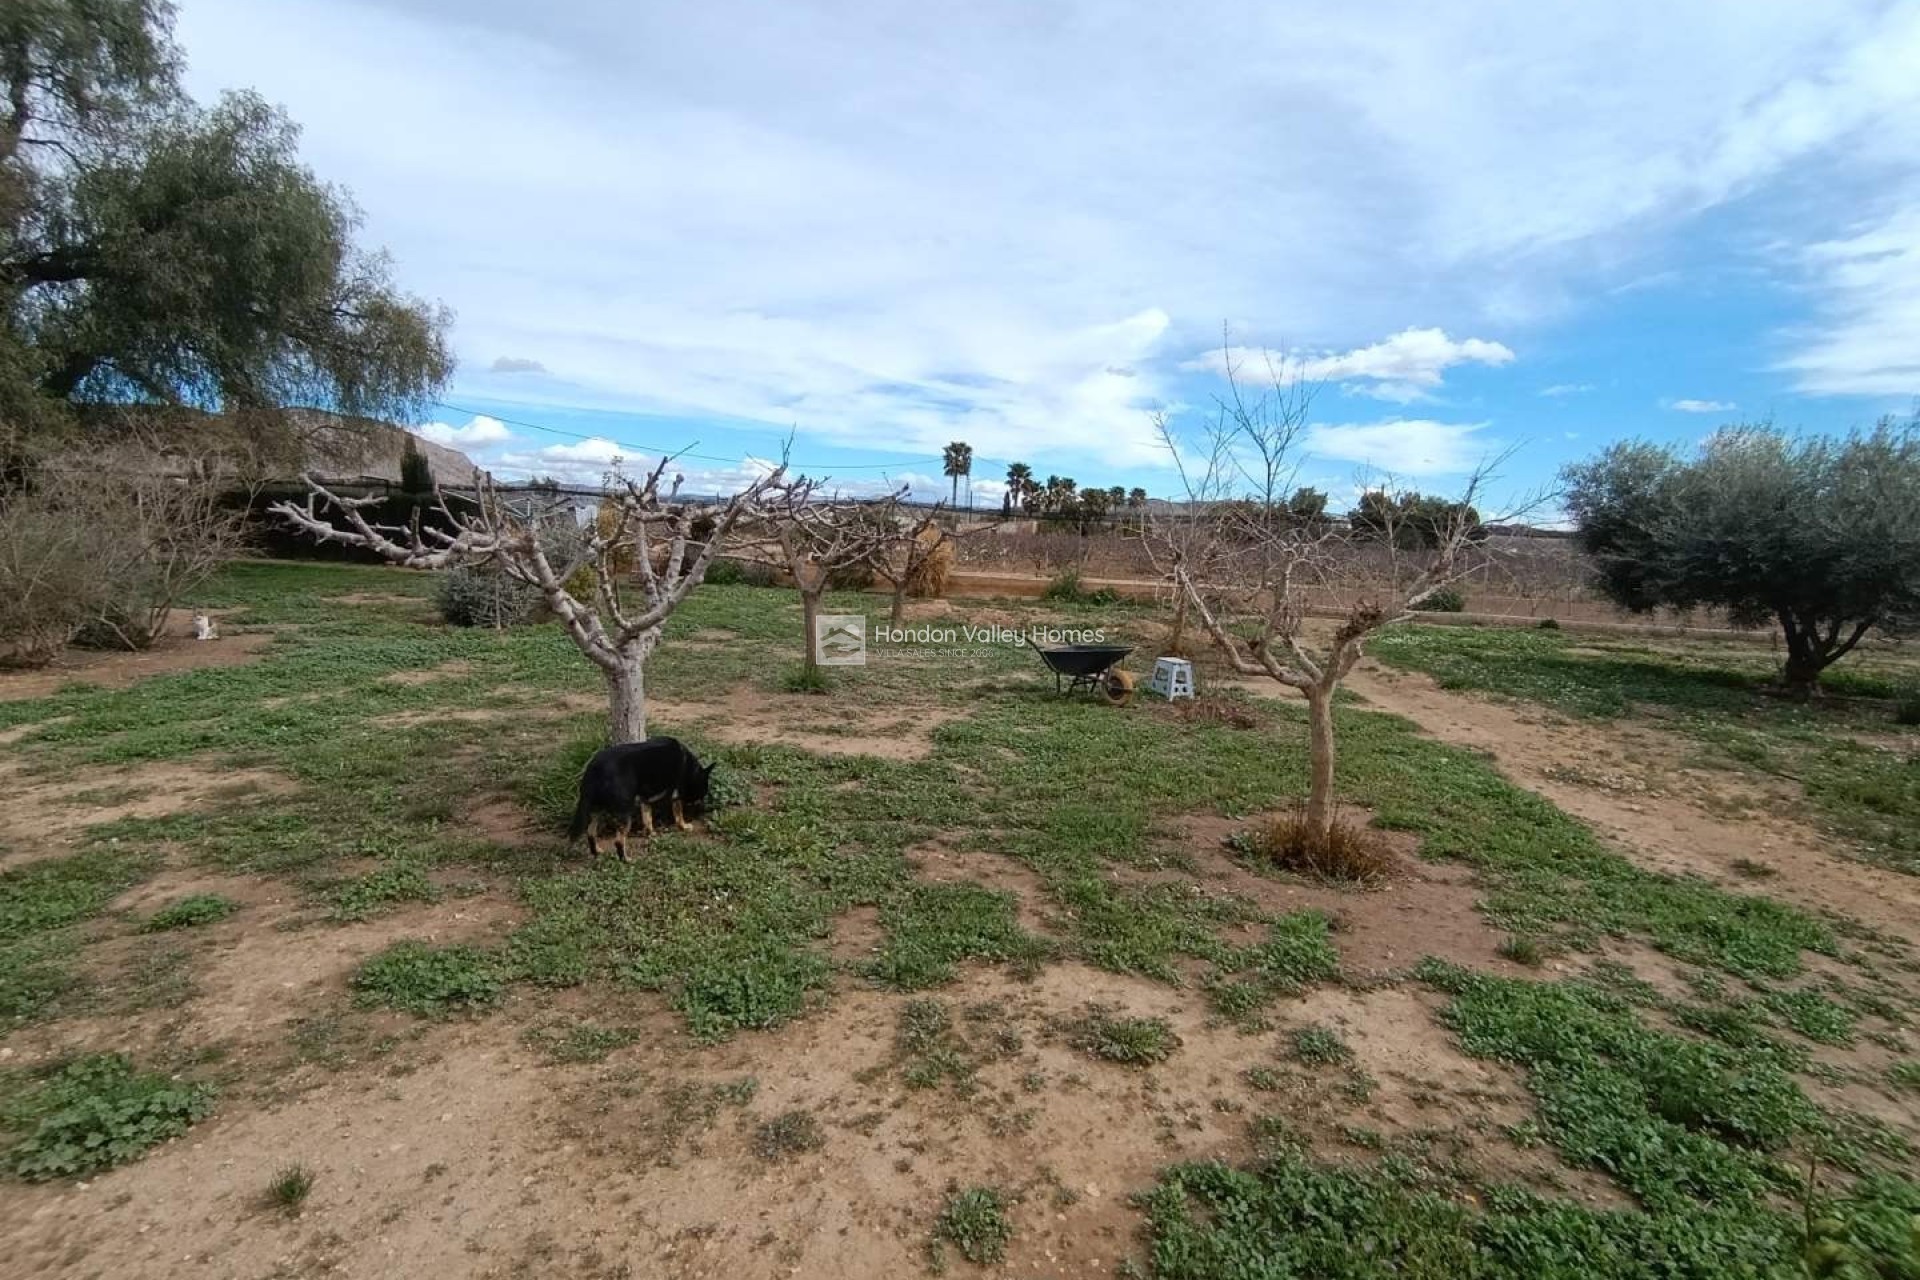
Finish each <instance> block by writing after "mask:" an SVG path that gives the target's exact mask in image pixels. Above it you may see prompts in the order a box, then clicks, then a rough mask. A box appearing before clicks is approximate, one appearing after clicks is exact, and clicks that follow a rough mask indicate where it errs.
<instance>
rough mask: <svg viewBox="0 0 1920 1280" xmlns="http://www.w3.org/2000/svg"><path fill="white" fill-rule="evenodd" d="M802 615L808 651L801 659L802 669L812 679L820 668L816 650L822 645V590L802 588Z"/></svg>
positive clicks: (803, 632) (803, 631)
mask: <svg viewBox="0 0 1920 1280" xmlns="http://www.w3.org/2000/svg"><path fill="white" fill-rule="evenodd" d="M800 617H801V619H802V621H801V626H802V628H803V630H802V632H801V634H802V635H803V636H805V638H806V653H805V654H804V655H803V657H802V659H801V663H800V669H801V671H802V672H803V673H804V674H805V676H806V678H807V679H809V680H811V679H812V678H813V675H814V673H815V672H816V671H818V670H819V669H820V662H819V659H818V657H817V656H816V651H817V650H818V648H819V645H820V637H819V634H818V628H819V625H820V592H818V591H808V590H807V589H806V588H805V587H802V588H801V589H800Z"/></svg>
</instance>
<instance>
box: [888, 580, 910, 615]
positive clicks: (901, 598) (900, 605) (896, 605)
mask: <svg viewBox="0 0 1920 1280" xmlns="http://www.w3.org/2000/svg"><path fill="white" fill-rule="evenodd" d="M906 620H907V578H906V575H905V574H902V575H901V576H900V579H899V580H898V581H897V582H895V583H894V584H893V607H892V608H890V609H888V610H887V621H888V623H890V624H891V625H893V626H896V627H897V626H899V625H900V624H901V623H903V622H905V621H906Z"/></svg>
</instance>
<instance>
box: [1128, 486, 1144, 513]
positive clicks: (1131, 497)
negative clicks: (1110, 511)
mask: <svg viewBox="0 0 1920 1280" xmlns="http://www.w3.org/2000/svg"><path fill="white" fill-rule="evenodd" d="M1127 505H1128V506H1130V507H1132V508H1133V509H1134V510H1135V511H1138V510H1139V509H1140V508H1141V507H1144V506H1146V505H1147V491H1146V490H1145V489H1142V488H1140V487H1139V486H1137V485H1136V486H1135V487H1133V488H1132V489H1129V490H1127Z"/></svg>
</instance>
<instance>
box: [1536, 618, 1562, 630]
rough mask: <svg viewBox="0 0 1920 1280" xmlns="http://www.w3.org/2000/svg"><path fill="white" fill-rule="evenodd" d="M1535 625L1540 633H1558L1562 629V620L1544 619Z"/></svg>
mask: <svg viewBox="0 0 1920 1280" xmlns="http://www.w3.org/2000/svg"><path fill="white" fill-rule="evenodd" d="M1533 625H1534V627H1535V629H1536V630H1540V631H1558V630H1559V629H1560V620H1559V619H1558V618H1542V619H1540V621H1538V622H1536V623H1534V624H1533Z"/></svg>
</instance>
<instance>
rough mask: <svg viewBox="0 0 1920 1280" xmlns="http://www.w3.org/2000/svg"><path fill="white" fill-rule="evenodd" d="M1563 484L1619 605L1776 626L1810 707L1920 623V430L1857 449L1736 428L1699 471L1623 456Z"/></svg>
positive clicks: (1901, 430) (1576, 469)
mask: <svg viewBox="0 0 1920 1280" xmlns="http://www.w3.org/2000/svg"><path fill="white" fill-rule="evenodd" d="M1564 479H1565V482H1566V495H1567V496H1566V505H1567V511H1568V513H1569V514H1570V515H1571V516H1572V517H1573V520H1574V524H1575V526H1576V528H1577V529H1578V530H1579V535H1580V542H1581V545H1582V546H1583V547H1584V548H1585V550H1586V551H1587V553H1588V554H1589V555H1590V556H1592V557H1593V561H1594V570H1595V580H1596V582H1597V584H1598V586H1599V588H1600V590H1601V591H1602V592H1603V593H1604V594H1605V595H1606V596H1607V597H1608V598H1609V599H1610V600H1612V601H1613V602H1614V603H1616V604H1618V605H1620V606H1621V607H1622V608H1625V609H1628V610H1631V611H1634V612H1639V613H1645V612H1649V611H1651V610H1654V609H1659V608H1670V609H1677V610H1682V611H1684V610H1689V609H1696V608H1702V607H1706V608H1717V609H1722V610H1724V611H1725V612H1726V615H1727V617H1728V619H1729V620H1730V621H1732V622H1733V623H1735V624H1736V625H1743V626H1757V625H1761V624H1763V623H1766V622H1768V621H1771V622H1773V623H1775V624H1777V625H1778V626H1779V628H1780V634H1781V637H1782V639H1783V641H1784V642H1785V645H1786V650H1787V657H1786V663H1785V665H1784V667H1783V668H1782V670H1781V673H1780V682H1781V685H1782V686H1783V687H1784V688H1785V689H1786V690H1787V691H1788V692H1790V693H1792V694H1793V695H1795V696H1797V697H1807V696H1809V695H1811V694H1812V693H1814V692H1815V691H1816V690H1817V687H1818V684H1819V680H1820V674H1821V672H1823V671H1825V670H1826V669H1827V668H1828V667H1829V666H1831V665H1832V664H1833V663H1835V662H1837V661H1839V660H1840V659H1841V658H1843V657H1845V656H1846V655H1847V654H1848V653H1849V652H1851V651H1852V649H1853V648H1854V646H1855V645H1857V644H1859V643H1860V641H1861V640H1862V639H1864V638H1865V637H1866V636H1867V635H1869V634H1870V633H1872V632H1874V631H1876V630H1877V631H1882V632H1885V633H1887V634H1898V633H1900V632H1901V631H1904V630H1910V629H1912V628H1913V627H1914V626H1915V625H1916V624H1920V416H1916V418H1915V419H1913V420H1911V421H1909V422H1906V423H1904V424H1901V423H1896V422H1894V421H1893V420H1892V419H1883V420H1882V421H1881V422H1880V423H1879V424H1878V425H1876V426H1875V427H1874V428H1873V429H1871V430H1870V431H1865V432H1859V431H1856V432H1851V433H1849V434H1847V435H1844V436H1809V435H1794V434H1789V433H1787V432H1783V431H1779V430H1776V429H1774V428H1773V427H1771V426H1767V425H1759V426H1738V427H1731V428H1728V429H1726V430H1723V431H1720V432H1718V433H1716V434H1715V435H1714V436H1712V437H1711V438H1710V439H1708V440H1707V441H1706V443H1705V444H1703V445H1701V446H1700V449H1699V451H1698V452H1697V453H1696V454H1695V456H1693V457H1692V458H1684V457H1682V456H1680V455H1679V454H1678V453H1676V452H1675V451H1674V450H1672V449H1671V448H1668V447H1666V446H1662V445H1654V444H1647V443H1644V442H1638V441H1636V442H1629V443H1623V444H1616V445H1613V446H1611V447H1609V448H1608V449H1607V450H1606V451H1605V452H1603V453H1601V454H1600V455H1599V456H1598V457H1596V458H1594V459H1592V460H1591V461H1588V462H1584V463H1579V464H1577V465H1574V466H1571V467H1569V468H1567V469H1566V472H1565V474H1564Z"/></svg>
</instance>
